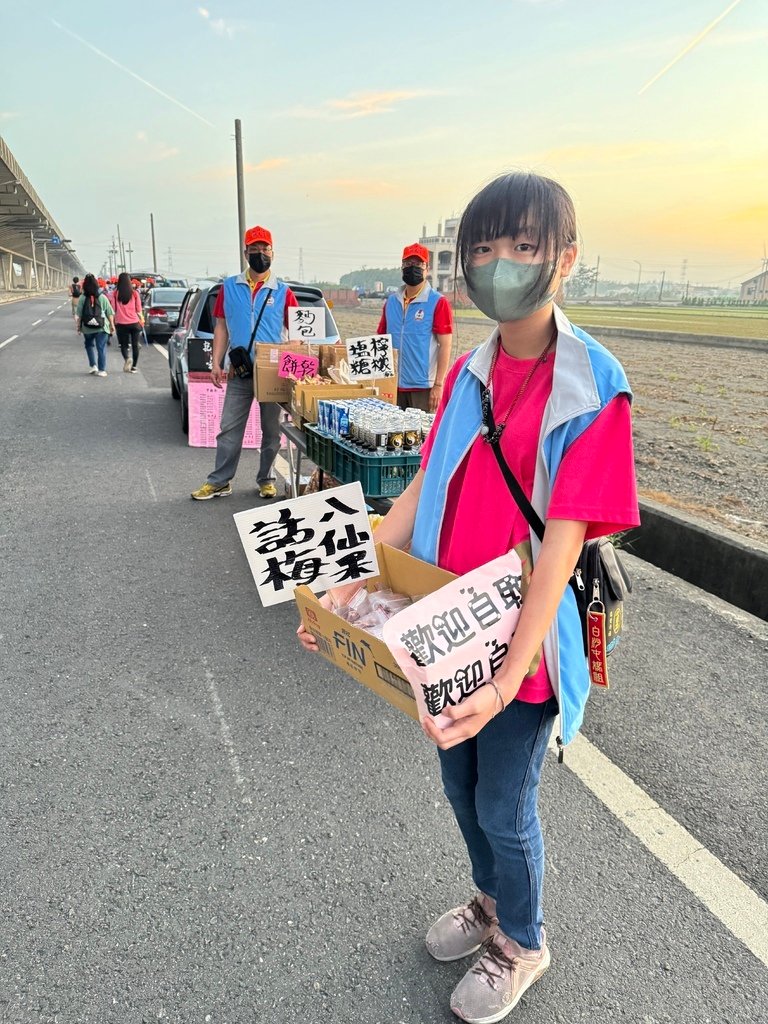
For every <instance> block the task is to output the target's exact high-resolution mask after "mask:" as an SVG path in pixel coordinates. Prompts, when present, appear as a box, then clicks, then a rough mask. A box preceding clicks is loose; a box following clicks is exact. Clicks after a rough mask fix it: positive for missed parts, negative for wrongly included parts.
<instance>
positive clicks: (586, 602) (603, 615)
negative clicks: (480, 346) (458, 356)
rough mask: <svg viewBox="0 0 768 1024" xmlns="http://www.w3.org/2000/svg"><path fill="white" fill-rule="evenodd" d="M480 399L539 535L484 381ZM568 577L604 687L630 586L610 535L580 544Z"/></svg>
mask: <svg viewBox="0 0 768 1024" xmlns="http://www.w3.org/2000/svg"><path fill="white" fill-rule="evenodd" d="M480 401H481V407H482V410H483V427H482V433H483V434H484V436H485V438H486V440H487V441H488V443H489V444H490V446H491V448H492V449H493V454H494V455H495V456H496V461H497V462H498V464H499V469H500V470H501V474H502V476H503V477H504V480H505V481H506V484H507V487H509V490H510V493H511V494H512V497H513V498H514V499H515V502H516V503H517V506H518V508H519V509H520V511H521V512H522V513H523V515H524V516H525V518H526V520H527V521H528V525H529V526H530V527H531V529H532V530H533V532H534V533H535V534H536V536H537V537H538V538H539V540H540V541H543V540H544V523H543V522H542V521H541V518H540V517H539V515H538V513H537V512H536V509H535V508H534V507H533V505H532V504H531V503H530V501H529V500H528V498H527V497H526V496H525V493H524V491H523V489H522V487H521V486H520V484H519V483H518V480H517V477H516V476H515V474H514V473H513V472H512V470H511V469H510V467H509V464H508V463H507V460H506V459H505V458H504V455H503V454H502V451H501V442H500V434H499V433H498V432H497V430H496V423H495V421H494V418H493V408H492V400H491V392H490V389H489V388H487V387H485V386H484V385H483V384H481V385H480ZM568 583H569V585H570V587H571V589H572V590H573V593H574V595H575V597H576V607H577V608H578V611H579V620H580V622H581V632H582V638H583V640H584V655H585V657H586V658H587V660H588V662H589V675H590V679H591V681H592V682H593V683H594V684H595V686H602V687H605V688H607V687H608V666H607V664H606V658H607V657H608V655H609V654H611V653H612V652H613V651H614V650H616V647H617V646H618V644H619V641H620V640H621V634H622V629H623V626H624V599H625V597H626V596H627V594H630V593H631V592H632V581H631V579H630V577H629V573H628V572H627V570H626V568H625V567H624V566H623V565H622V563H621V560H620V558H619V553H618V551H617V550H616V548H615V547H614V546H613V544H611V542H610V540H609V539H608V538H607V537H597V538H596V539H595V540H588V541H586V543H585V544H584V546H583V548H582V549H581V554H580V556H579V561H578V562H577V564H576V567H575V569H574V570H573V575H572V576H571V578H570V580H569V581H568Z"/></svg>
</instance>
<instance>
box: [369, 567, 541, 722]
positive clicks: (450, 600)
mask: <svg viewBox="0 0 768 1024" xmlns="http://www.w3.org/2000/svg"><path fill="white" fill-rule="evenodd" d="M523 589H524V588H523V566H522V562H521V561H520V558H519V556H518V554H517V552H515V551H509V552H507V554H505V555H502V556H501V557H500V558H496V559H494V560H493V561H492V562H488V563H487V564H486V565H481V566H480V568H478V569H473V570H472V572H469V573H466V574H465V575H464V576H460V577H459V578H458V579H455V580H453V581H452V582H451V583H448V584H446V585H445V586H444V587H441V588H440V589H439V590H436V591H435V592H434V593H432V594H429V595H427V597H423V598H422V599H421V600H420V601H417V602H416V604H413V605H411V606H410V608H406V609H405V610H404V611H402V612H399V613H398V614H397V615H395V616H394V617H393V618H391V619H390V620H389V622H387V623H385V624H384V629H383V632H384V641H385V642H386V644H387V646H388V647H389V649H390V651H391V652H392V654H393V656H394V658H395V661H397V663H398V665H399V666H400V668H401V669H402V670H403V673H404V674H405V676H406V678H407V679H408V682H409V683H410V684H411V687H412V688H413V694H414V696H415V698H416V704H417V705H418V709H419V718H423V717H424V716H425V715H431V716H432V717H433V718H434V719H435V722H436V724H437V725H438V726H439V727H440V728H443V727H444V726H445V725H447V724H448V723H449V719H446V718H445V716H444V715H443V714H442V712H443V711H444V710H445V708H446V707H449V706H451V705H457V704H460V703H461V702H462V701H463V700H466V698H467V697H470V696H471V695H472V694H473V693H474V692H475V691H476V690H477V689H478V688H479V687H481V686H483V685H484V684H485V683H487V682H488V680H489V679H493V677H494V676H495V675H496V673H497V672H498V671H499V669H500V668H501V666H502V664H503V663H504V659H505V657H506V656H507V651H508V650H509V641H510V639H511V638H512V636H513V634H514V632H515V630H516V628H517V620H518V618H519V617H520V609H521V607H522V603H523ZM536 664H538V660H537V661H536ZM534 667H535V666H532V668H534Z"/></svg>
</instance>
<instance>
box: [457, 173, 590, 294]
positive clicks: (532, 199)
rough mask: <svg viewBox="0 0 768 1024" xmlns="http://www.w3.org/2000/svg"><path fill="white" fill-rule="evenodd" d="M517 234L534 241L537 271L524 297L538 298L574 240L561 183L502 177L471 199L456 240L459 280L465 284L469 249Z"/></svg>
mask: <svg viewBox="0 0 768 1024" xmlns="http://www.w3.org/2000/svg"><path fill="white" fill-rule="evenodd" d="M521 234H527V235H529V236H530V237H531V240H532V241H533V240H535V241H536V242H537V244H538V251H537V254H536V259H537V262H539V261H540V267H541V270H540V272H539V276H538V277H537V278H536V280H535V281H534V282H533V284H532V285H531V288H530V290H529V292H528V296H530V297H531V298H533V299H535V300H536V301H539V300H540V299H543V298H544V297H545V296H546V295H548V294H549V293H550V291H551V289H552V282H553V281H554V278H555V275H556V273H557V260H558V259H559V257H560V256H561V255H562V253H563V252H564V250H565V249H566V248H567V247H568V246H569V245H573V244H574V243H575V241H576V215H575V213H574V209H573V203H572V202H571V198H570V196H569V195H568V193H567V192H566V191H565V189H564V188H563V187H562V185H559V184H558V183H557V182H556V181H553V180H552V179H551V178H543V177H541V176H540V175H538V174H525V173H523V172H515V173H512V174H503V175H501V177H499V178H496V179H495V181H492V182H491V183H490V185H486V186H485V188H484V189H482V190H481V191H480V192H478V194H477V195H476V196H475V197H474V199H472V200H471V202H470V203H469V206H467V208H466V210H465V211H464V213H463V214H462V217H461V221H460V223H459V230H458V234H457V238H456V248H457V251H458V262H459V263H460V265H461V269H462V272H463V274H464V278H465V279H466V280H468V281H470V283H471V277H472V247H473V246H475V245H477V244H478V243H479V242H493V241H496V239H497V238H504V237H510V238H515V237H517V236H518V235H521Z"/></svg>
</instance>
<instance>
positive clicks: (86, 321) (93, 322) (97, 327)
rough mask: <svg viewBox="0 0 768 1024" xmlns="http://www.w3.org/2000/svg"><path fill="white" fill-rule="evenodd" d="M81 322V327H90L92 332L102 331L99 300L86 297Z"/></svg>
mask: <svg viewBox="0 0 768 1024" xmlns="http://www.w3.org/2000/svg"><path fill="white" fill-rule="evenodd" d="M81 320H82V326H83V327H90V329H91V330H92V331H103V330H104V310H103V309H102V308H101V302H100V301H99V299H90V298H88V297H86V299H85V303H84V304H83V312H82V316H81Z"/></svg>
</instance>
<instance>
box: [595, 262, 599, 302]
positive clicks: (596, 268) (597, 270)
mask: <svg viewBox="0 0 768 1024" xmlns="http://www.w3.org/2000/svg"><path fill="white" fill-rule="evenodd" d="M599 273H600V257H599V256H598V257H597V263H596V264H595V294H594V298H597V278H598V275H599Z"/></svg>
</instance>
